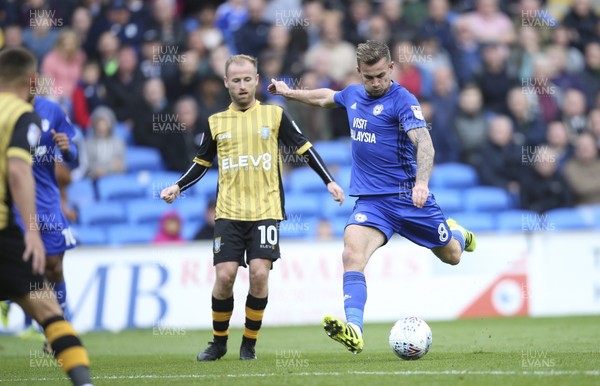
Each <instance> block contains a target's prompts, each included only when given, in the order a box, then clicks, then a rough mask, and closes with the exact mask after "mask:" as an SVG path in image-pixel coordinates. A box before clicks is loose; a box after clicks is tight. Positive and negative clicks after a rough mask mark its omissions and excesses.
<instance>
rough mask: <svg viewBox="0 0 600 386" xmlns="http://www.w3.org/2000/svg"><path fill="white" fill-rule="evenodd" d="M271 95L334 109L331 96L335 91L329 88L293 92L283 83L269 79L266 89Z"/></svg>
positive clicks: (334, 105) (293, 90)
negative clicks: (269, 82)
mask: <svg viewBox="0 0 600 386" xmlns="http://www.w3.org/2000/svg"><path fill="white" fill-rule="evenodd" d="M267 89H268V90H269V93H271V94H273V95H281V96H283V97H284V98H286V99H291V100H295V101H298V102H301V103H305V104H307V105H311V106H317V107H325V108H328V109H330V108H333V107H336V104H335V101H334V100H333V96H334V95H335V93H336V91H333V90H331V89H329V88H318V89H315V90H295V89H291V88H289V87H288V85H287V84H285V82H283V81H280V80H276V79H271V84H270V85H269V87H268V88H267Z"/></svg>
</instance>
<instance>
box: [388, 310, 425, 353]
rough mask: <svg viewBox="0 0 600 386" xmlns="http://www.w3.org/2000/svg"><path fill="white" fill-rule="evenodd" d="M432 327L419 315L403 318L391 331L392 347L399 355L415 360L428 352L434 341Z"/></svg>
mask: <svg viewBox="0 0 600 386" xmlns="http://www.w3.org/2000/svg"><path fill="white" fill-rule="evenodd" d="M432 339H433V338H432V335H431V328H429V326H428V325H427V323H425V321H424V320H422V319H420V318H417V317H414V316H413V317H409V318H403V319H400V320H399V321H397V322H396V324H394V327H392V330H391V331H390V347H391V348H392V350H394V353H396V355H398V357H400V358H402V359H404V360H407V361H409V360H415V359H419V358H421V357H423V355H425V354H427V352H428V351H429V348H430V347H431V343H432Z"/></svg>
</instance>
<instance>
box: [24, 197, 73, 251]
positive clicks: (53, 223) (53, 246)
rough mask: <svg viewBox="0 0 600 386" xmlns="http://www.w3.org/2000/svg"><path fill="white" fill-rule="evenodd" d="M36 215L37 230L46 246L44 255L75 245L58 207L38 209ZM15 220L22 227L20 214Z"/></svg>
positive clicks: (66, 222) (65, 219)
mask: <svg viewBox="0 0 600 386" xmlns="http://www.w3.org/2000/svg"><path fill="white" fill-rule="evenodd" d="M38 210H39V213H38V215H37V223H38V230H39V231H40V236H41V237H42V242H43V243H44V248H46V256H52V255H59V254H61V253H64V252H65V251H66V250H67V249H72V248H75V247H76V246H77V241H76V240H75V237H73V232H72V231H71V228H70V227H69V221H68V220H67V218H66V217H65V215H64V214H63V213H62V211H61V210H60V209H58V208H55V209H52V210H44V209H43V208H42V209H41V210H40V208H38ZM16 222H17V224H19V227H21V229H24V226H23V222H22V221H21V217H20V216H16Z"/></svg>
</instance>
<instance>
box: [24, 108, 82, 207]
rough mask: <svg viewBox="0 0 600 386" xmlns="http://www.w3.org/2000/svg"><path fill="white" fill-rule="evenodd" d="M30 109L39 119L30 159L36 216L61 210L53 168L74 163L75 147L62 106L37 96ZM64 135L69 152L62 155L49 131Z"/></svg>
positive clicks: (75, 157) (71, 128) (70, 128)
mask: <svg viewBox="0 0 600 386" xmlns="http://www.w3.org/2000/svg"><path fill="white" fill-rule="evenodd" d="M33 107H34V110H35V112H37V113H38V115H39V116H40V118H41V119H42V136H41V138H40V142H39V145H38V146H37V147H36V149H35V155H34V157H33V175H34V177H35V194H36V205H37V210H38V212H44V211H46V210H48V209H50V208H56V207H58V208H60V191H59V189H58V184H57V182H56V173H55V169H54V168H55V166H56V165H55V164H56V163H57V162H65V163H72V162H74V161H76V160H77V147H75V145H73V142H72V140H73V137H74V136H75V129H73V127H72V126H71V123H70V121H69V118H67V116H66V115H65V113H64V111H63V110H62V108H61V106H60V105H59V104H58V103H56V102H53V101H51V100H49V99H46V98H44V97H39V96H36V97H35V99H34V103H33ZM52 130H54V131H56V132H57V133H65V134H67V136H68V137H69V141H71V150H70V151H69V152H68V153H65V154H62V153H61V152H60V150H59V149H58V146H57V145H56V143H55V142H54V140H53V139H52V133H51V131H52Z"/></svg>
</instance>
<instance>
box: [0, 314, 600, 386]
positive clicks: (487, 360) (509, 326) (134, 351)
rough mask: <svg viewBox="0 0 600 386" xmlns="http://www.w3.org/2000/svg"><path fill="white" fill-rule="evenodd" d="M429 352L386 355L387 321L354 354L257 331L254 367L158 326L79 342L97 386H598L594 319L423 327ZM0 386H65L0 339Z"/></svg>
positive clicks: (26, 351)
mask: <svg viewBox="0 0 600 386" xmlns="http://www.w3.org/2000/svg"><path fill="white" fill-rule="evenodd" d="M429 324H430V326H431V329H432V331H433V346H432V348H431V351H430V352H429V353H428V354H427V355H426V356H425V357H423V358H422V359H420V360H417V361H410V362H408V361H402V360H400V359H398V358H396V356H395V355H394V354H393V353H392V351H391V349H390V348H389V346H388V343H387V337H388V333H389V330H390V328H391V326H392V323H387V324H367V325H366V326H365V327H366V328H365V349H364V351H363V352H362V353H361V354H359V355H353V354H351V353H350V352H348V351H346V350H345V349H344V348H343V347H342V346H341V345H340V344H338V343H336V342H334V341H332V340H331V339H329V338H328V337H327V336H326V334H325V333H324V331H323V330H322V328H321V327H320V326H318V325H314V326H302V327H286V328H276V327H269V326H266V327H265V328H263V330H262V332H261V336H260V340H259V343H258V345H257V355H258V360H257V361H248V362H247V361H240V360H239V344H240V342H241V331H240V330H239V329H234V330H232V331H231V337H230V339H229V340H230V342H229V352H228V353H227V355H226V356H225V357H224V358H222V359H221V360H219V361H216V362H209V363H200V362H197V361H196V355H197V354H198V352H199V351H200V350H201V349H204V347H205V346H206V343H207V342H208V341H209V340H210V339H211V332H210V331H191V330H181V329H168V328H164V327H161V328H155V329H147V330H132V331H125V332H121V333H118V334H113V333H108V332H103V333H89V334H85V335H83V337H82V339H83V341H84V343H85V345H86V347H87V348H88V351H89V353H90V357H91V360H92V366H93V367H92V374H93V377H94V383H95V384H96V385H194V384H198V385H200V384H201V385H219V386H221V385H244V386H251V385H278V386H279V385H286V386H287V385H292V386H293V385H298V386H300V385H302V386H309V385H344V386H351V385H368V386H380V385H403V384H407V385H408V384H410V385H510V386H515V385H544V386H551V385H578V386H582V385H600V329H599V327H598V326H600V316H589V317H568V318H567V317H565V318H509V319H472V320H459V321H452V322H430V323H429ZM0 369H1V371H0V385H66V384H69V382H68V381H67V380H66V378H65V377H64V376H63V374H62V372H61V371H60V369H58V368H57V367H56V365H55V364H54V363H53V361H52V360H51V359H50V358H49V357H44V356H43V355H42V354H41V343H40V342H36V341H26V340H21V339H19V338H17V337H11V336H0Z"/></svg>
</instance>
